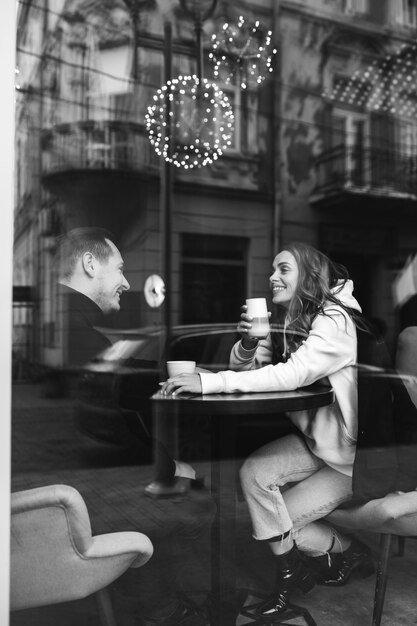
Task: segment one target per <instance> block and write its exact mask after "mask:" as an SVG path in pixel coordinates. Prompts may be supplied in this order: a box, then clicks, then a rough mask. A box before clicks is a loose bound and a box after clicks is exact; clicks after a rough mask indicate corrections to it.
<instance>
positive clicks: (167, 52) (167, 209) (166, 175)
mask: <svg viewBox="0 0 417 626" xmlns="http://www.w3.org/2000/svg"><path fill="white" fill-rule="evenodd" d="M171 78H172V24H171V22H170V21H169V20H167V21H166V22H165V24H164V83H165V84H166V82H167V81H168V80H171ZM170 112H171V101H170V100H169V99H168V100H167V103H166V114H165V122H166V126H165V133H166V135H165V136H166V137H167V139H168V142H167V144H168V158H170V157H171V154H172V141H171V133H172V122H171V116H170ZM172 190H173V176H172V165H171V163H169V161H168V160H167V159H164V162H163V170H162V235H163V238H162V242H163V251H162V254H163V271H164V274H163V275H164V280H165V302H164V307H165V308H164V323H165V329H166V340H165V358H166V359H169V352H170V345H171V326H172V324H171V306H172V280H171V269H172V267H171V266H172V258H171V257H172Z"/></svg>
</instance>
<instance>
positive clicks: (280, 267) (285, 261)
mask: <svg viewBox="0 0 417 626" xmlns="http://www.w3.org/2000/svg"><path fill="white" fill-rule="evenodd" d="M272 267H273V268H274V273H273V274H272V275H271V277H270V279H269V282H270V285H271V291H272V302H273V303H274V304H282V305H283V306H286V307H288V306H289V304H290V302H291V300H292V298H293V297H294V296H295V293H296V291H297V285H298V273H299V272H298V265H297V262H296V260H295V258H294V256H293V255H292V254H291V252H288V251H287V250H283V251H282V252H280V253H279V254H277V256H276V257H275V259H274V262H273V264H272Z"/></svg>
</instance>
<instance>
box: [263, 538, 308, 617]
mask: <svg viewBox="0 0 417 626" xmlns="http://www.w3.org/2000/svg"><path fill="white" fill-rule="evenodd" d="M274 559H275V562H276V568H277V570H276V571H277V579H276V583H275V589H274V592H273V594H272V596H270V597H269V598H267V599H266V600H264V601H263V602H261V603H260V604H258V606H257V607H256V609H255V612H256V614H257V615H269V616H274V615H278V614H279V613H283V612H284V611H285V609H286V608H287V606H288V602H289V601H290V596H291V594H292V592H293V591H294V589H296V588H298V589H300V590H301V591H302V592H303V593H307V591H310V589H312V588H313V587H314V579H313V578H312V576H311V574H310V572H309V570H308V569H307V567H306V566H305V565H304V563H303V561H302V560H301V557H300V554H299V552H298V550H297V547H296V546H295V545H294V546H293V547H292V548H291V550H290V551H289V552H285V554H277V555H275V556H274Z"/></svg>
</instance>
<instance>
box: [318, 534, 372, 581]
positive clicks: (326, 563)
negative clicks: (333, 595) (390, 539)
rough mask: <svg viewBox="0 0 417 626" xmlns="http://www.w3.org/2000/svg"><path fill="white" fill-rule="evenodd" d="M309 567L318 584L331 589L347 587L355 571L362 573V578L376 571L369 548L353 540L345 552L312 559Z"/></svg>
mask: <svg viewBox="0 0 417 626" xmlns="http://www.w3.org/2000/svg"><path fill="white" fill-rule="evenodd" d="M329 557H330V558H329ZM308 565H309V568H310V570H311V572H312V573H313V575H314V578H315V581H316V583H317V584H318V585H327V586H329V587H342V586H343V585H346V583H347V582H348V580H349V578H350V576H351V574H352V572H354V571H355V570H357V571H358V572H360V574H361V575H362V578H366V577H367V576H371V574H373V573H374V571H375V568H374V565H373V563H372V558H371V552H370V550H369V548H368V547H367V546H365V545H364V544H363V543H361V542H360V541H358V540H357V539H352V544H351V545H350V546H349V548H348V549H347V550H345V551H344V552H340V553H332V554H330V555H329V556H328V555H323V556H318V557H314V558H313V557H310V558H309V559H308Z"/></svg>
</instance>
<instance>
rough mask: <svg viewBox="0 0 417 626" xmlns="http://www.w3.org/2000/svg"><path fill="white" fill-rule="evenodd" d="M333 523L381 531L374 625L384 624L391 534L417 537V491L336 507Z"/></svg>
mask: <svg viewBox="0 0 417 626" xmlns="http://www.w3.org/2000/svg"><path fill="white" fill-rule="evenodd" d="M326 519H327V520H328V521H330V522H331V523H332V524H336V525H337V526H341V527H343V528H346V529H350V530H354V531H369V532H374V533H380V534H381V543H380V552H379V557H378V568H377V575H376V585H375V598H374V610H373V616H372V626H379V625H380V623H381V617H382V611H383V607H384V599H385V589H386V584H387V576H388V565H389V555H390V548H391V543H392V537H393V536H394V535H398V536H400V537H415V536H417V491H411V492H408V493H390V494H388V495H386V496H385V497H384V498H378V499H376V500H371V501H370V502H367V503H366V504H363V505H360V506H357V507H353V508H351V509H336V510H335V511H333V512H332V513H330V515H328V516H327V518H326Z"/></svg>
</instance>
